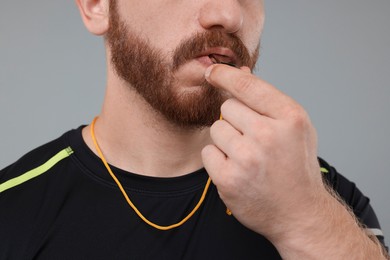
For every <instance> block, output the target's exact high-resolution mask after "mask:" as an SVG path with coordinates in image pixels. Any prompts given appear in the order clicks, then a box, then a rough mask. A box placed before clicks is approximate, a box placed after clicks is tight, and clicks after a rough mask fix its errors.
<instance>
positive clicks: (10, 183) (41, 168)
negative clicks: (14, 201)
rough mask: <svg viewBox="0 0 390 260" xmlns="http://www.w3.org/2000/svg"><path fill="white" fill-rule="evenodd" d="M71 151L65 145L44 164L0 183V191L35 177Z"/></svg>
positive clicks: (67, 155) (71, 151)
mask: <svg viewBox="0 0 390 260" xmlns="http://www.w3.org/2000/svg"><path fill="white" fill-rule="evenodd" d="M72 153H73V150H72V148H71V147H67V148H65V149H63V150H62V151H60V152H58V153H57V154H56V155H54V156H53V157H51V158H50V159H49V160H48V161H47V162H45V163H44V164H42V165H40V166H38V167H37V168H35V169H32V170H30V171H28V172H26V173H24V174H22V175H20V176H18V177H15V178H13V179H10V180H8V181H6V182H4V183H2V184H0V193H1V192H3V191H6V190H8V189H11V188H13V187H15V186H18V185H20V184H22V183H24V182H26V181H29V180H31V179H33V178H35V177H38V176H39V175H41V174H43V173H45V172H47V171H48V170H50V168H52V167H53V166H54V165H56V164H57V163H58V162H59V161H61V160H62V159H65V158H67V157H69V156H70V155H71V154H72Z"/></svg>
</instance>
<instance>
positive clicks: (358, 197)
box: [319, 158, 388, 251]
mask: <svg viewBox="0 0 390 260" xmlns="http://www.w3.org/2000/svg"><path fill="white" fill-rule="evenodd" d="M319 162H320V166H321V172H322V174H323V176H324V179H325V180H326V181H327V182H328V184H329V185H330V187H332V188H333V189H334V190H335V191H336V192H337V193H338V194H339V195H340V197H341V198H342V199H343V200H344V201H345V203H346V204H347V205H349V206H350V207H351V209H352V210H353V213H354V214H355V216H356V218H357V219H358V220H359V221H360V223H362V224H363V226H364V227H365V228H366V229H367V230H368V231H370V232H371V233H373V234H374V235H375V236H376V237H377V238H378V240H379V241H380V242H381V243H382V244H383V246H384V247H385V248H386V250H387V251H388V247H386V245H385V239H384V235H383V232H382V230H381V227H380V224H379V221H378V218H377V216H376V214H375V212H374V210H373V209H372V207H371V205H370V199H369V198H367V197H366V196H364V194H363V193H362V192H361V191H360V190H359V189H358V188H357V187H356V185H355V183H353V182H351V181H349V180H348V179H347V178H345V177H344V176H342V175H341V174H340V173H338V172H337V171H336V169H335V168H334V167H332V166H330V165H329V164H328V163H327V162H325V161H324V160H323V159H321V158H319Z"/></svg>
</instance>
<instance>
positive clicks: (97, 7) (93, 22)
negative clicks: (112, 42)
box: [76, 0, 109, 35]
mask: <svg viewBox="0 0 390 260" xmlns="http://www.w3.org/2000/svg"><path fill="white" fill-rule="evenodd" d="M108 2H109V0H76V4H77V6H78V7H79V10H80V14H81V18H82V19H83V22H84V25H85V27H87V29H88V31H90V32H91V33H93V34H95V35H104V34H105V33H106V32H107V30H108V26H109V24H108V21H109V19H108V18H109V4H108Z"/></svg>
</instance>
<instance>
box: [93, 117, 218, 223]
mask: <svg viewBox="0 0 390 260" xmlns="http://www.w3.org/2000/svg"><path fill="white" fill-rule="evenodd" d="M96 120H97V117H95V118H94V119H93V121H92V124H91V136H92V140H93V143H94V145H95V148H96V151H97V152H98V154H99V157H100V159H101V160H102V162H103V164H104V166H105V167H106V169H107V171H108V172H109V173H110V175H111V177H112V178H113V179H114V181H115V182H116V184H117V185H118V187H119V189H120V191H121V192H122V194H123V196H124V197H125V199H126V201H127V203H128V204H129V205H130V207H131V208H132V209H133V210H134V211H135V213H136V214H137V215H138V216H139V217H140V218H141V219H142V220H143V221H144V222H145V223H146V224H148V225H150V226H152V227H154V228H156V229H159V230H170V229H174V228H176V227H179V226H181V225H183V224H184V223H185V222H186V221H187V220H189V219H190V218H191V217H192V216H193V215H194V214H195V212H196V211H197V210H198V209H199V208H200V206H201V205H202V203H203V201H204V199H205V197H206V194H207V190H208V188H209V186H210V183H211V179H210V177H209V178H208V180H207V182H206V185H205V187H204V190H203V193H202V196H201V197H200V200H199V202H198V204H196V206H195V208H194V209H193V210H192V211H191V212H190V213H189V214H188V215H187V216H186V217H185V218H183V219H182V220H181V221H179V222H178V223H176V224H172V225H169V226H160V225H157V224H155V223H153V222H151V221H150V220H148V219H147V218H146V217H145V216H144V215H142V213H141V212H140V211H139V210H138V209H137V207H136V206H135V205H134V204H133V202H132V201H131V200H130V198H129V196H128V195H127V193H126V191H125V190H124V189H123V186H122V184H121V183H120V182H119V180H118V178H117V177H116V176H115V174H114V173H113V172H112V170H111V168H110V166H109V165H108V163H107V160H106V158H104V155H103V153H102V151H101V150H100V147H99V145H98V143H97V140H96V137H95V131H94V128H95V122H96Z"/></svg>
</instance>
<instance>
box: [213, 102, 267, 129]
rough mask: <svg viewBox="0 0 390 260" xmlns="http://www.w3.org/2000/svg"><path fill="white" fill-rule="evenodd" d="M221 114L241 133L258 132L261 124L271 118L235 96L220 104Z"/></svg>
mask: <svg viewBox="0 0 390 260" xmlns="http://www.w3.org/2000/svg"><path fill="white" fill-rule="evenodd" d="M221 114H222V118H223V119H224V120H225V121H227V122H228V123H229V124H231V125H232V126H233V127H234V128H235V129H237V131H239V132H241V133H242V134H243V135H252V134H253V133H254V132H258V131H259V130H260V129H259V128H261V126H262V125H263V124H267V123H268V122H267V121H268V120H273V119H270V118H269V117H265V116H262V115H260V114H259V113H257V112H255V111H254V110H252V109H251V108H249V107H248V106H246V105H244V104H243V103H242V102H241V101H239V100H237V99H235V98H230V99H228V100H226V101H225V102H224V103H223V104H222V106H221Z"/></svg>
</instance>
